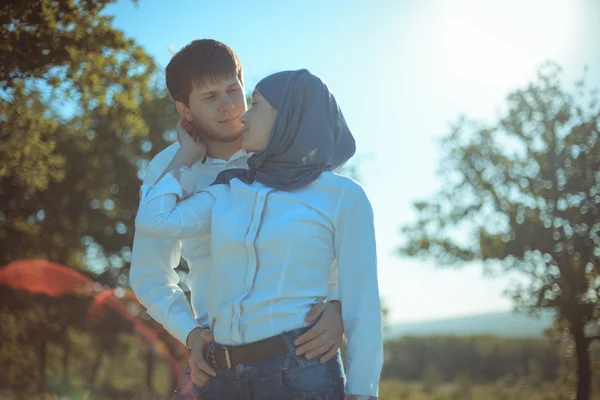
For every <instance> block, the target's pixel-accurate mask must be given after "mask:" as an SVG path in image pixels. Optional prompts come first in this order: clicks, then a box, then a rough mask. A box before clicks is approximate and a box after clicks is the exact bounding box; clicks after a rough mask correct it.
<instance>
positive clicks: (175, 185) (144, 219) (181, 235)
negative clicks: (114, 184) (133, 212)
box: [135, 167, 215, 239]
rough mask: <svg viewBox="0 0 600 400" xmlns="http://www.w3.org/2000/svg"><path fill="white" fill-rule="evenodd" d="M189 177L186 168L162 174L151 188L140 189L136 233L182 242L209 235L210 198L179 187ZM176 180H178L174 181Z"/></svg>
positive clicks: (210, 195) (210, 218) (211, 206)
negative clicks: (176, 239) (180, 240)
mask: <svg viewBox="0 0 600 400" xmlns="http://www.w3.org/2000/svg"><path fill="white" fill-rule="evenodd" d="M189 174H193V172H192V171H190V170H189V169H188V168H186V167H182V168H181V169H179V170H175V171H171V172H169V173H167V174H165V175H164V176H163V177H162V178H161V179H160V180H159V181H158V182H157V183H156V184H154V185H142V188H141V191H140V195H141V202H140V207H139V210H138V214H137V217H136V219H135V228H136V231H139V232H141V233H143V234H144V235H147V236H152V237H159V238H178V239H186V238H190V237H194V236H198V235H201V234H207V233H210V226H211V220H212V208H213V205H214V203H215V198H214V196H213V195H212V194H211V193H210V192H208V191H202V192H199V193H194V194H192V195H190V196H188V197H186V195H187V194H189V193H190V192H189V190H188V189H186V188H184V187H183V186H182V182H184V181H187V180H188V178H187V177H186V175H187V176H189ZM176 178H178V179H176Z"/></svg>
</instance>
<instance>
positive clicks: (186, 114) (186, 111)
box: [175, 101, 192, 122]
mask: <svg viewBox="0 0 600 400" xmlns="http://www.w3.org/2000/svg"><path fill="white" fill-rule="evenodd" d="M175 108H176V109H177V112H178V113H179V115H181V118H182V119H184V120H186V121H188V122H192V112H191V110H190V108H189V107H188V106H186V105H185V104H184V103H183V101H176V102H175Z"/></svg>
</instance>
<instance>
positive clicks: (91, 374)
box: [0, 0, 600, 400]
mask: <svg viewBox="0 0 600 400" xmlns="http://www.w3.org/2000/svg"><path fill="white" fill-rule="evenodd" d="M0 7H1V8H0V21H1V27H2V28H1V29H2V38H1V39H0V55H1V59H2V65H1V66H0V318H1V323H0V338H1V339H0V370H1V371H2V372H1V373H0V399H13V398H14V399H21V398H23V399H38V398H40V399H42V398H43V399H54V398H56V399H58V398H60V399H166V398H169V396H170V395H171V393H172V390H173V388H174V385H175V383H176V381H177V378H178V375H179V374H180V373H181V370H182V367H183V365H184V363H185V361H186V358H187V352H186V350H185V348H183V346H182V345H181V344H180V343H178V342H177V341H176V340H175V339H173V338H172V337H170V336H169V335H168V334H167V333H166V332H165V331H164V330H162V328H161V327H160V326H158V325H157V324H156V323H154V322H153V321H152V320H151V319H150V318H149V317H148V316H147V314H146V313H145V310H144V309H143V307H141V306H140V305H139V303H137V301H136V299H135V296H134V295H133V294H132V293H131V291H130V289H129V284H128V275H129V273H128V271H129V263H130V261H131V244H132V241H133V221H134V218H135V214H136V210H137V203H138V190H139V184H140V180H141V178H142V177H143V176H144V171H145V167H146V165H147V164H148V162H149V160H150V159H152V157H153V156H154V155H155V154H157V153H158V152H159V151H160V150H162V149H163V148H165V147H166V146H167V145H168V144H170V143H171V142H172V141H174V140H175V132H174V126H175V123H176V121H177V115H176V114H177V113H176V111H175V107H174V104H173V102H172V101H171V100H170V98H169V97H168V95H167V93H166V90H165V82H164V68H165V66H166V65H167V63H168V62H169V60H170V58H171V56H172V53H173V52H175V51H177V50H178V49H180V48H181V47H182V46H184V45H186V44H187V43H189V42H191V41H192V40H194V39H198V38H213V39H217V40H220V41H222V42H224V43H226V44H228V45H229V46H230V47H231V48H232V49H233V50H234V51H235V52H236V53H237V54H238V55H239V57H240V58H241V60H242V62H243V64H244V68H245V77H246V93H247V94H251V92H252V89H253V87H254V85H255V84H256V83H257V82H258V80H260V79H261V78H262V77H264V76H266V75H268V74H270V73H272V72H276V71H280V70H285V69H297V68H308V69H310V70H311V71H312V72H313V73H315V74H316V75H318V76H320V77H321V78H322V79H323V80H324V81H325V82H327V84H328V85H329V87H330V88H331V90H332V91H333V92H334V93H335V95H336V98H337V100H338V102H339V104H340V106H341V107H342V109H343V111H344V115H345V117H346V120H347V121H348V123H349V125H350V127H351V129H352V130H353V133H354V135H355V137H356V140H357V145H358V153H357V155H356V156H355V158H354V159H353V160H352V162H351V163H350V165H349V166H348V167H347V168H346V169H345V171H343V173H346V174H349V175H351V176H353V177H355V178H356V179H358V180H359V181H360V182H361V184H363V185H364V187H365V188H366V190H367V192H368V194H369V196H370V198H371V201H372V203H373V206H374V210H375V217H376V229H377V241H378V249H379V250H378V252H379V260H380V264H379V280H380V290H381V295H382V300H383V304H384V305H385V307H384V310H382V311H383V313H384V317H385V337H386V343H385V365H384V369H383V380H382V383H381V386H380V398H381V399H383V400H396V399H406V400H408V399H413V400H425V399H456V400H458V399H467V400H468V399H473V400H475V399H532V400H537V399H539V400H542V399H544V400H550V399H577V400H589V399H600V345H599V343H600V306H599V303H598V301H599V298H600V122H599V118H600V93H599V92H598V88H599V87H600V47H599V45H598V38H599V37H600V23H599V22H600V2H599V1H597V0H570V1H567V0H555V1H552V2H548V1H541V0H527V1H515V0H509V1H502V2H501V1H491V0H490V1H474V0H473V1H466V0H465V1H461V0H445V1H444V0H423V1H416V0H415V1H408V0H407V1H392V0H380V1H377V2H371V3H367V2H363V1H358V0H344V1H341V0H339V1H334V0H330V1H316V0H307V1H304V2H298V3H289V2H280V1H274V0H271V1H268V0H265V1H261V2H242V1H229V2H226V3H221V2H209V1H199V0H194V1H192V0H181V1H178V2H167V1H159V0H140V1H134V2H132V1H131V0H118V1H112V0H32V1H29V2H22V1H20V0H5V1H3V2H2V5H1V6H0ZM186 271H187V267H186V265H185V263H184V262H183V263H182V264H181V265H180V267H179V268H178V273H179V275H180V277H181V279H182V282H183V281H184V279H185V276H186ZM182 285H183V284H182ZM183 287H184V290H187V288H186V287H185V285H183Z"/></svg>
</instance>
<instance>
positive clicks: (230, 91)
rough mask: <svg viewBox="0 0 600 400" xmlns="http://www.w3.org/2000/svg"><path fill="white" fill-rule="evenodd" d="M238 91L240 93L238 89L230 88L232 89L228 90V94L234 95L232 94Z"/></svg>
mask: <svg viewBox="0 0 600 400" xmlns="http://www.w3.org/2000/svg"><path fill="white" fill-rule="evenodd" d="M239 91H240V88H232V89H229V90H228V92H229V93H234V92H239Z"/></svg>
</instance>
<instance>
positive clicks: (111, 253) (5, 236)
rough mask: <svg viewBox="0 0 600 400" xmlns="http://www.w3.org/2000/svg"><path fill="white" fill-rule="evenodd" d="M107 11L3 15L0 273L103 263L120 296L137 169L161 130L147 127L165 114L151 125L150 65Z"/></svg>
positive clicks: (52, 7) (66, 6)
mask: <svg viewBox="0 0 600 400" xmlns="http://www.w3.org/2000/svg"><path fill="white" fill-rule="evenodd" d="M114 1H115V0H85V1H77V2H73V1H66V0H65V1H53V0H36V1H33V2H21V1H16V0H9V1H8V2H4V3H3V5H2V12H1V13H0V22H1V30H2V34H3V38H4V39H3V42H2V44H1V45H0V55H1V56H2V59H3V60H7V62H3V67H2V69H1V70H0V100H1V102H0V159H2V163H1V165H0V194H1V195H0V265H3V264H6V263H8V262H10V261H12V260H16V259H21V258H44V259H48V260H52V261H56V262H59V263H62V264H65V265H69V266H72V267H79V268H82V267H83V266H84V265H86V264H87V265H88V266H89V265H93V264H92V261H96V262H97V261H98V260H100V267H99V268H96V269H95V270H96V271H97V272H102V271H104V270H106V269H107V267H109V266H112V267H114V268H113V269H108V272H106V275H105V276H104V278H105V279H104V282H105V283H108V284H110V285H111V286H115V285H117V284H118V282H119V280H118V279H117V278H118V275H119V269H120V268H121V267H123V266H124V265H126V264H127V262H128V257H129V254H130V249H129V247H128V246H129V245H130V244H131V242H132V238H133V236H132V232H133V214H134V211H135V209H136V207H137V202H138V196H139V195H138V187H139V178H138V170H139V167H140V166H142V167H143V163H144V160H147V159H148V158H149V157H150V154H149V150H150V149H151V147H152V142H156V141H160V140H163V139H162V135H163V132H164V130H163V131H161V132H160V133H159V132H158V131H160V130H162V129H163V127H164V126H166V123H165V124H163V125H160V126H158V127H157V126H149V124H155V123H162V122H163V121H167V120H169V118H170V117H172V113H171V114H168V113H166V112H165V109H164V108H163V109H162V110H161V112H160V117H155V116H154V115H149V113H150V112H154V111H156V107H157V106H164V104H165V98H166V95H165V94H164V93H163V92H162V91H160V90H158V89H156V85H154V82H155V81H154V79H155V78H156V77H157V75H156V70H157V69H156V66H155V64H154V61H153V59H152V58H151V57H150V56H149V55H147V54H146V53H145V52H144V50H143V49H142V48H140V47H139V46H137V45H136V44H135V43H134V41H133V40H131V39H128V38H126V37H125V36H124V34H123V32H121V31H119V30H117V29H115V28H114V27H113V26H112V17H110V16H105V15H101V13H102V11H103V10H104V8H105V6H106V5H108V4H111V3H114ZM157 121H160V122H157ZM149 135H152V140H149ZM162 147H164V145H163V143H161V148H162ZM86 255H88V256H91V257H87V258H86ZM92 269H94V268H92ZM113 271H116V273H112V272H113ZM109 272H111V273H109ZM123 279H124V278H123ZM123 279H121V282H123V286H126V282H124V281H123Z"/></svg>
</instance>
